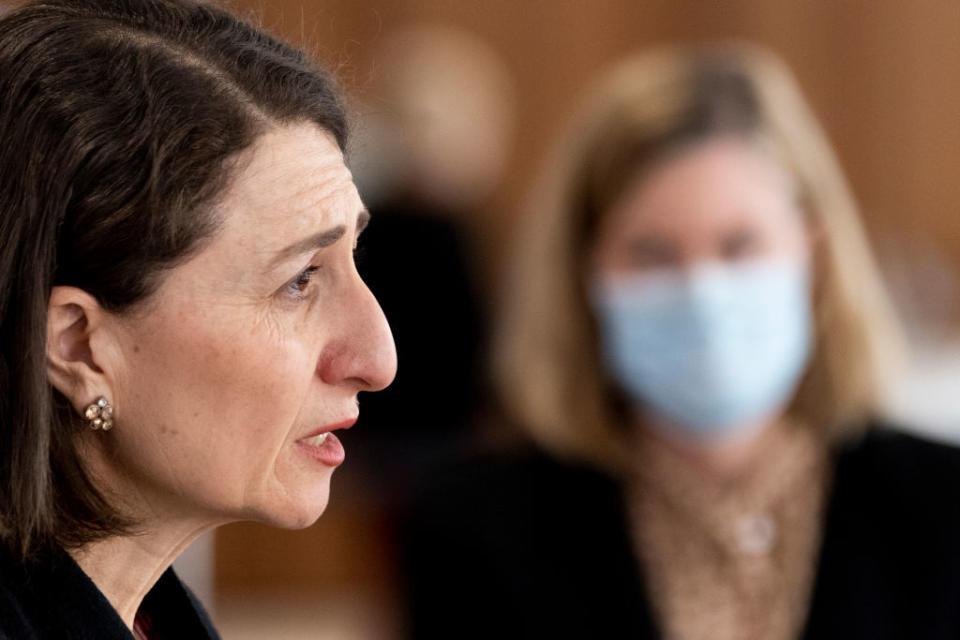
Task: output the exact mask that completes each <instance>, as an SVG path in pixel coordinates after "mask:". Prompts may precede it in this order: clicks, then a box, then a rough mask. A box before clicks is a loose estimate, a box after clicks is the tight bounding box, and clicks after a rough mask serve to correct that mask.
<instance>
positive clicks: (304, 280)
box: [287, 265, 320, 298]
mask: <svg viewBox="0 0 960 640" xmlns="http://www.w3.org/2000/svg"><path fill="white" fill-rule="evenodd" d="M319 268H320V267H318V266H315V265H310V266H309V267H307V268H306V269H304V270H303V271H301V272H300V273H299V274H297V277H296V278H294V279H293V280H291V281H290V283H289V284H288V285H287V291H288V292H289V293H290V294H292V295H293V296H295V297H298V298H299V297H303V294H304V293H306V291H307V287H309V286H310V279H311V278H312V277H313V274H314V272H315V271H317V269H319Z"/></svg>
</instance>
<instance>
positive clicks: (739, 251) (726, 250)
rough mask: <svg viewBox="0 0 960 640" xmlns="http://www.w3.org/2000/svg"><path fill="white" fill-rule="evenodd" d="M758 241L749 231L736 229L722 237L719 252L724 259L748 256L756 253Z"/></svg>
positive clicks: (737, 258)
mask: <svg viewBox="0 0 960 640" xmlns="http://www.w3.org/2000/svg"><path fill="white" fill-rule="evenodd" d="M759 244H760V241H759V239H758V238H757V236H756V234H754V233H751V232H750V231H745V230H742V231H737V232H735V233H733V234H730V235H729V236H727V237H726V238H724V239H723V241H722V243H721V248H720V252H721V254H722V255H723V258H724V259H725V260H739V259H742V258H749V257H751V256H753V255H754V254H756V253H757V251H758V249H759Z"/></svg>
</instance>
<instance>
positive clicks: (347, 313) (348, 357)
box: [318, 280, 397, 391]
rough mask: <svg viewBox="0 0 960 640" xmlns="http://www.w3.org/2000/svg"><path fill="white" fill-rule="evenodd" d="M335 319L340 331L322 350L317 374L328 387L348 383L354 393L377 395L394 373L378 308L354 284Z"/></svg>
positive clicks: (384, 322) (384, 320)
mask: <svg viewBox="0 0 960 640" xmlns="http://www.w3.org/2000/svg"><path fill="white" fill-rule="evenodd" d="M338 315H341V317H340V318H339V324H340V331H338V332H337V333H338V334H339V335H338V337H337V338H334V339H333V340H332V341H331V343H329V344H328V345H327V346H326V348H325V349H324V352H323V354H322V355H321V358H320V362H319V363H318V373H319V375H320V377H321V378H322V379H323V381H324V382H326V383H328V384H344V383H350V384H353V385H354V386H355V387H356V390H357V391H379V390H380V389H383V388H385V387H387V386H388V385H389V384H390V383H391V382H392V381H393V377H394V376H395V375H396V373H397V349H396V346H395V345H394V342H393V334H392V333H391V331H390V326H389V325H388V324H387V318H386V316H384V314H383V310H382V309H381V308H380V304H379V303H378V302H377V300H376V298H375V297H374V296H373V293H371V291H370V289H368V288H367V286H366V284H364V283H363V282H362V281H359V280H358V283H357V285H356V287H354V290H353V292H352V293H351V294H350V302H348V304H347V305H346V306H345V307H344V310H343V313H342V314H338Z"/></svg>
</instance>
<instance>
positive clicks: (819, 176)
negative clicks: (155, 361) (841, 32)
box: [409, 46, 960, 640]
mask: <svg viewBox="0 0 960 640" xmlns="http://www.w3.org/2000/svg"><path fill="white" fill-rule="evenodd" d="M532 204H533V209H532V212H531V215H530V225H529V228H528V229H527V233H526V234H525V235H523V236H522V237H521V238H520V241H519V243H518V248H519V255H520V260H519V262H518V265H517V270H516V272H515V274H514V276H515V278H514V280H513V281H512V282H511V283H510V286H509V291H508V296H507V298H506V304H505V308H504V313H503V319H502V320H503V322H502V326H501V335H500V338H501V344H500V350H499V357H498V360H497V367H498V369H497V371H498V379H499V382H500V383H501V385H502V391H503V397H504V399H505V403H506V406H507V408H508V410H510V411H511V412H512V415H513V416H514V417H515V418H516V420H517V421H518V422H519V423H520V424H521V425H522V426H523V427H525V428H526V429H527V431H528V432H529V434H530V435H531V436H532V437H533V439H534V440H535V441H536V443H537V444H538V445H539V451H540V453H537V452H533V453H530V454H529V455H525V456H521V457H511V458H503V457H499V458H490V459H486V460H483V461H479V462H477V463H476V464H474V465H472V466H467V467H460V468H459V469H458V471H457V473H456V474H455V475H453V476H452V479H451V480H449V481H448V482H446V483H445V484H443V485H442V486H441V487H440V489H441V490H439V491H437V492H436V493H435V495H432V496H431V497H427V498H426V499H425V500H424V501H423V503H422V504H421V509H420V511H418V512H417V514H416V515H415V517H414V520H413V525H412V527H411V530H410V537H409V544H410V546H409V550H410V554H409V558H410V565H411V571H412V576H413V589H412V592H413V595H412V602H413V612H414V613H413V615H414V617H413V625H414V626H413V630H414V633H415V635H416V637H439V636H440V635H449V634H450V633H451V632H452V631H453V629H454V628H457V633H456V635H458V636H459V637H462V636H463V635H464V634H465V635H466V636H469V637H480V636H484V635H486V634H488V633H493V632H495V631H496V630H501V631H502V630H504V629H507V630H514V629H516V630H517V632H518V634H520V633H525V634H530V635H533V636H536V637H630V638H654V637H665V638H677V639H682V640H694V639H701V638H703V639H706V638H709V639H711V640H723V639H734V638H737V639H743V638H756V639H761V638H762V639H765V640H775V639H786V638H795V637H799V636H804V637H809V638H841V637H842V638H871V639H877V638H903V637H911V638H955V637H957V636H958V635H960V554H958V553H957V545H956V540H957V539H960V538H958V536H960V454H958V452H957V451H955V450H954V449H952V448H949V447H947V446H943V445H938V444H933V443H930V442H926V441H923V440H920V439H918V438H915V437H912V436H907V435H904V434H900V433H897V432H894V431H892V430H889V429H884V428H882V426H881V425H880V424H878V416H879V415H880V414H881V409H882V400H883V393H884V388H885V384H889V383H888V382H886V381H885V380H886V379H887V378H888V377H889V374H891V373H894V370H895V368H896V359H895V358H894V356H895V355H896V351H897V344H898V342H897V331H896V323H895V321H894V319H893V317H892V314H891V310H890V309H889V307H888V304H887V301H886V297H885V294H884V292H883V288H882V286H881V283H880V281H879V278H878V274H877V270H876V267H875V265H874V263H873V260H872V258H871V256H870V252H869V249H868V245H867V242H866V239H865V236H864V233H863V230H862V228H861V225H860V223H859V221H858V217H857V212H856V209H855V205H854V203H853V200H852V198H851V196H850V193H849V189H848V187H847V185H846V183H845V181H844V179H843V176H842V174H841V172H840V169H839V166H838V163H837V161H836V159H835V158H834V155H833V153H832V152H831V150H830V147H829V145H828V143H827V141H826V139H825V137H824V135H823V133H822V132H821V130H820V128H819V126H818V125H817V123H816V121H815V120H814V118H813V116H812V115H811V114H810V112H809V111H808V109H807V107H806V105H805V103H804V101H803V99H802V97H801V96H800V94H799V93H798V90H797V89H796V87H795V84H794V82H793V80H792V79H791V77H790V75H789V73H788V72H787V71H786V70H785V69H784V68H783V66H782V65H781V64H780V63H779V62H778V61H776V60H775V59H773V58H772V57H771V56H770V55H768V54H766V53H764V52H762V51H758V50H755V49H752V48H747V47H733V46H731V47H720V48H716V49H712V50H686V49H675V50H668V51H662V52H658V53H654V54H650V55H644V56H640V57H637V58H633V59H630V60H628V61H627V62H625V63H623V64H622V65H620V66H618V67H617V68H616V69H615V70H613V71H612V72H611V73H610V74H609V75H608V76H606V77H605V78H603V80H602V81H601V82H600V83H599V85H598V87H597V88H596V89H595V90H594V91H593V92H592V93H591V94H590V95H589V97H588V99H587V100H586V101H585V103H584V105H583V107H582V110H581V111H580V113H579V114H578V115H577V116H576V117H575V118H574V119H573V120H572V122H571V123H570V124H569V129H568V132H567V134H566V136H565V137H564V138H563V139H562V140H561V143H560V145H559V147H558V150H557V152H556V153H555V154H554V156H553V157H552V159H551V162H550V163H549V164H548V166H547V168H546V170H545V171H544V174H543V178H542V181H541V184H540V185H539V190H538V191H537V193H536V196H535V197H534V199H533V203H532ZM460 625H462V626H460ZM511 633H512V632H508V634H507V635H511Z"/></svg>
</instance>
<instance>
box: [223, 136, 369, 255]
mask: <svg viewBox="0 0 960 640" xmlns="http://www.w3.org/2000/svg"><path fill="white" fill-rule="evenodd" d="M245 156H246V157H244V158H242V159H241V161H240V163H239V164H238V167H237V173H236V175H235V176H234V178H233V181H232V183H231V184H230V186H229V187H228V189H227V191H226V193H225V194H224V197H223V198H222V200H221V201H220V204H219V205H218V209H220V213H221V215H223V216H224V229H223V232H224V233H225V234H227V235H233V234H235V233H239V234H240V235H247V233H246V232H248V231H254V232H257V231H259V232H260V237H259V238H257V240H258V241H259V242H260V244H261V246H263V247H264V248H269V247H271V246H272V245H273V244H278V245H281V244H283V243H284V241H285V240H286V237H287V235H288V234H297V233H306V232H311V231H317V230H319V228H321V227H326V226H331V225H340V224H342V225H347V226H348V227H352V225H354V224H355V219H356V215H357V212H358V211H360V210H361V209H362V204H361V203H360V198H359V195H358V194H357V190H356V187H355V186H354V184H353V177H352V175H351V174H350V171H349V169H347V167H346V165H345V164H344V161H343V154H342V153H341V151H340V149H339V147H338V146H337V144H336V142H335V141H334V140H333V139H332V138H331V137H330V136H329V135H328V134H326V133H325V132H323V131H322V130H321V129H319V128H318V127H316V126H314V125H310V124H302V125H292V126H284V127H277V128H274V129H271V130H270V131H268V132H267V133H265V134H263V135H262V136H260V138H259V139H258V140H257V141H256V143H254V145H253V146H252V147H251V148H250V149H249V150H248V151H247V152H246V154H245ZM274 241H276V242H274Z"/></svg>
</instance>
